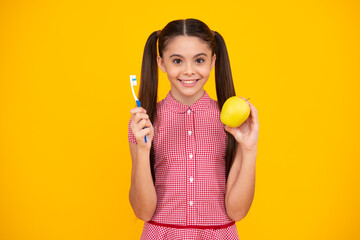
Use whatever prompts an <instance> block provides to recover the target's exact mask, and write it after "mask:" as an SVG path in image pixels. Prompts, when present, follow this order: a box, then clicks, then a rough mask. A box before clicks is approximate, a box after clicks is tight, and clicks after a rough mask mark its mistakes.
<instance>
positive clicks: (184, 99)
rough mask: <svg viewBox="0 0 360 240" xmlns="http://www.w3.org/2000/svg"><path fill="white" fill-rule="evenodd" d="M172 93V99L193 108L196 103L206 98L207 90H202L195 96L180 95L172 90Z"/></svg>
mask: <svg viewBox="0 0 360 240" xmlns="http://www.w3.org/2000/svg"><path fill="white" fill-rule="evenodd" d="M170 93H171V95H172V97H173V98H174V99H175V100H176V101H178V102H179V103H181V104H183V105H186V106H191V105H193V104H194V103H196V102H197V101H199V99H200V98H201V97H202V96H204V93H205V90H204V89H201V91H199V92H197V93H196V94H194V95H191V96H186V95H181V94H178V93H177V92H176V91H175V90H173V89H171V90H170Z"/></svg>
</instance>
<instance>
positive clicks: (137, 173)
mask: <svg viewBox="0 0 360 240" xmlns="http://www.w3.org/2000/svg"><path fill="white" fill-rule="evenodd" d="M131 114H132V124H131V128H132V131H133V133H134V135H135V138H136V142H137V143H138V144H135V143H131V142H130V143H129V144H130V153H131V159H132V170H131V186H130V192H129V199H130V204H131V206H132V208H133V210H134V213H135V215H136V217H138V218H139V219H141V220H143V221H149V220H150V219H151V218H152V216H153V215H154V212H155V209H156V203H157V196H156V191H155V187H154V182H153V179H152V175H151V168H150V147H151V141H152V139H153V127H152V125H151V123H150V121H149V119H148V116H147V115H146V114H145V111H144V110H143V109H142V108H134V109H132V110H131ZM143 127H146V128H145V129H143ZM145 135H147V136H148V137H147V138H148V141H147V143H145V140H144V137H145Z"/></svg>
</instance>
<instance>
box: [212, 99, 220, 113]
mask: <svg viewBox="0 0 360 240" xmlns="http://www.w3.org/2000/svg"><path fill="white" fill-rule="evenodd" d="M209 110H210V111H215V112H220V110H221V109H220V108H219V104H218V101H216V100H214V99H212V98H210V102H209Z"/></svg>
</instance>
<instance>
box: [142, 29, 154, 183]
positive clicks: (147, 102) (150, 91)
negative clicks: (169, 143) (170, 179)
mask: <svg viewBox="0 0 360 240" xmlns="http://www.w3.org/2000/svg"><path fill="white" fill-rule="evenodd" d="M157 34H158V32H157V31H155V32H153V33H152V34H151V35H150V36H149V38H148V39H147V41H146V44H145V48H144V55H143V60H142V65H141V80H140V89H139V100H140V102H141V106H142V107H143V108H144V109H146V112H147V114H148V115H149V118H150V121H151V123H152V124H154V122H155V117H156V104H157V92H158V66H157V60H156V58H157V46H156V43H157V38H158V35H157ZM154 162H155V155H154V145H153V144H152V145H151V149H150V168H151V174H152V178H153V181H154V183H155V172H154Z"/></svg>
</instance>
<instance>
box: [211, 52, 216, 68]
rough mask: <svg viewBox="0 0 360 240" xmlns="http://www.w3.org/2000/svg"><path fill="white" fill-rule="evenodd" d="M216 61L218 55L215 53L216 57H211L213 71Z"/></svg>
mask: <svg viewBox="0 0 360 240" xmlns="http://www.w3.org/2000/svg"><path fill="white" fill-rule="evenodd" d="M215 61H216V54H215V53H214V55H213V56H212V57H211V70H212V69H213V68H214V66H215Z"/></svg>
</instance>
